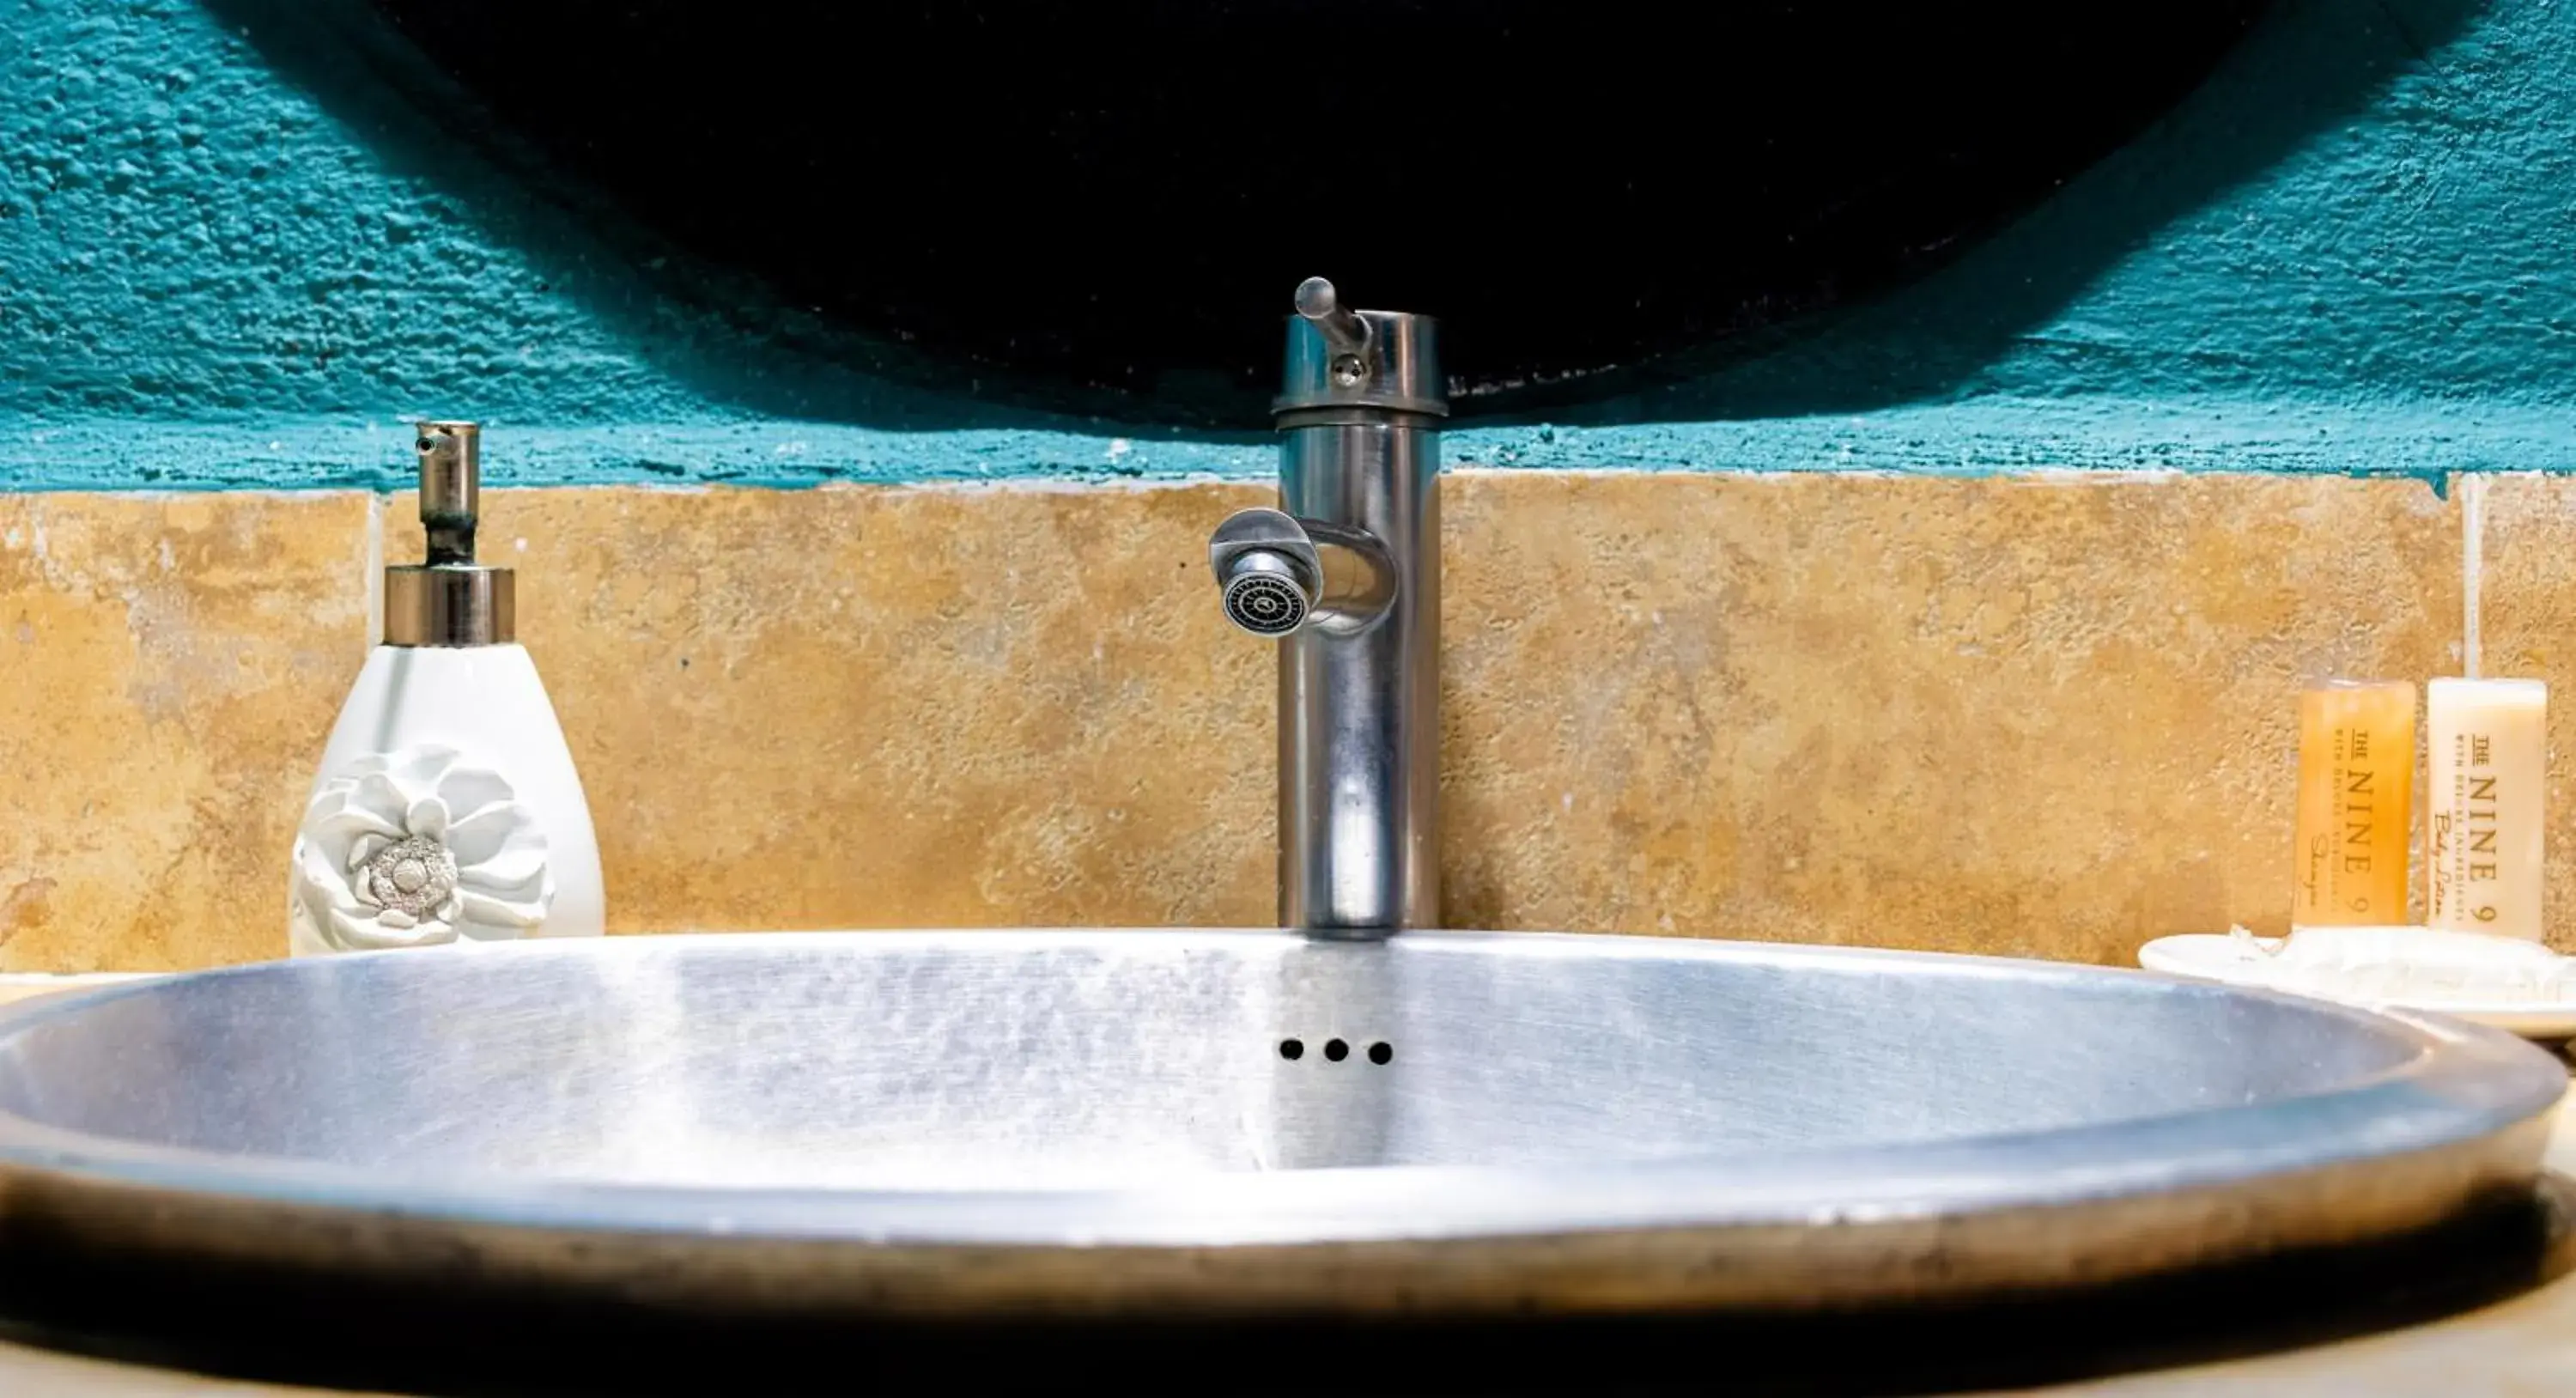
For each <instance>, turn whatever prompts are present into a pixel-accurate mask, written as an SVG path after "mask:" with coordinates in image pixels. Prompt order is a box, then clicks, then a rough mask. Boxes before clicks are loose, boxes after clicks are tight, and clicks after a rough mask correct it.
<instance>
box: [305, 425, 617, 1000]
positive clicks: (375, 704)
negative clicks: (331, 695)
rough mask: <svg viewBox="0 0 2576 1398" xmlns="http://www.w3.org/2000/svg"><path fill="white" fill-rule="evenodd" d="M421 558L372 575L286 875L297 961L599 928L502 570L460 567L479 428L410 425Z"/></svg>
mask: <svg viewBox="0 0 2576 1398" xmlns="http://www.w3.org/2000/svg"><path fill="white" fill-rule="evenodd" d="M414 445H415V446H416V447H417V449H418V451H419V453H420V518H421V524H422V526H423V529H424V531H425V533H426V535H427V538H428V557H427V559H426V560H424V561H423V562H421V563H419V564H413V565H402V566H396V567H389V568H387V569H385V583H384V608H385V612H384V643H383V644H381V645H379V646H377V647H375V648H374V650H373V651H371V652H370V653H369V654H368V656H367V663H366V667H365V668H364V669H363V670H361V671H360V672H359V674H358V683H357V686H356V688H354V689H353V690H351V691H350V694H349V698H348V701H347V702H346V703H345V704H343V705H342V706H341V708H340V717H339V721H338V722H336V723H334V724H333V725H332V726H331V736H330V739H329V741H328V742H327V743H326V744H325V745H324V746H323V750H322V762H321V768H320V770H319V771H318V772H317V773H316V774H315V776H314V779H313V789H312V794H311V796H310V798H309V800H308V802H307V804H306V806H305V810H304V819H303V821H302V823H301V824H300V825H299V826H298V828H297V830H296V835H295V849H294V857H293V861H292V864H293V867H292V870H291V872H290V874H289V876H288V879H289V892H288V899H287V945H288V949H289V950H290V951H291V952H292V953H293V954H294V955H297V956H310V955H317V954H320V953H324V952H338V951H372V950H381V949H385V948H391V947H418V946H435V945H441V944H445V943H469V944H470V943H475V942H489V941H512V940H517V939H519V938H523V937H595V936H598V935H599V934H600V933H601V932H602V931H604V930H605V924H606V900H605V898H604V896H603V893H602V889H601V883H600V874H599V846H598V842H597V840H596V838H595V837H594V836H593V834H592V831H591V822H590V807H589V803H588V801H587V800H586V799H585V798H584V797H583V795H582V790H581V777H580V775H579V774H578V773H576V772H575V771H574V770H573V764H572V751H571V749H570V747H568V746H567V745H566V744H565V742H564V736H563V728H562V726H561V725H560V724H558V723H557V722H556V721H555V711H554V705H553V704H552V703H550V702H548V700H547V698H546V691H545V686H544V685H543V684H542V683H540V682H539V681H538V679H537V667H536V665H535V663H534V662H532V661H531V660H529V658H528V652H527V651H526V650H525V649H524V648H522V647H521V646H520V645H519V644H518V642H517V639H516V636H517V590H516V584H515V580H514V577H513V575H512V573H511V571H510V570H509V569H507V568H489V567H484V566H482V565H480V564H478V563H476V562H475V561H474V526H475V515H476V512H477V509H478V507H479V505H480V495H481V491H480V477H481V460H480V447H481V441H480V432H479V430H478V429H477V428H476V426H475V424H473V423H470V422H425V423H422V424H420V432H419V439H418V441H417V442H416V443H415V444H414Z"/></svg>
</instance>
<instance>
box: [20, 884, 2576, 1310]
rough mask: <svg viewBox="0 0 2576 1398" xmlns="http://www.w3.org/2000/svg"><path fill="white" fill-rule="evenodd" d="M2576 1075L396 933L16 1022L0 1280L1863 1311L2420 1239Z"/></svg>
mask: <svg viewBox="0 0 2576 1398" xmlns="http://www.w3.org/2000/svg"><path fill="white" fill-rule="evenodd" d="M2563 1086H2564V1074H2563V1072H2562V1070H2561V1069H2560V1068H2559V1067H2558V1066H2557V1065H2556V1063H2555V1062H2554V1061H2553V1060H2551V1059H2550V1058H2549V1057H2548V1056H2546V1055H2544V1054H2542V1053H2540V1052H2539V1051H2537V1050H2535V1049H2532V1048H2530V1047H2528V1046H2526V1045H2524V1044H2522V1043H2519V1042H2517V1041H2514V1040H2511V1039H2508V1038H2506V1037H2504V1036H2501V1035H2499V1034H2496V1033H2493V1032H2491V1031H2486V1030H2481V1029H2476V1028H2472V1027H2469V1026H2465V1025H2461V1024H2455V1023H2449V1022H2444V1021H2439V1020H2432V1019H2418V1018H2406V1017H2398V1016H2379V1015H2372V1014H2367V1013H2362V1012H2359V1011H2355V1010H2350V1009H2344V1008H2339V1007H2336V1006H2332V1005H2328V1004H2324V1003H2320V1002H2310V1001H2302V1000H2295V999H2289V998H2283V997H2279V996H2274V995H2268V994H2262V993H2257V992H2249V991H2243V990H2236V989H2228V988H2222V987H2216V986H2208V985H2195V984H2187V983H2183V982H2178V981H2171V980H2165V979H2161V978H2157V977H2154V976H2150V975H2146V974H2143V973H2136V972H2118V971H2109V970H2101V969H2094V968H2084V967H2073V966H2063V965H2053V964H2045V963H2035V962H2015V961H1997V960H1984V959H1975V958H1964V957H1948V956H1933V955H1922V954H1908V953H1897V952H1881V951H1862V950H1836V949H1816V948H1794V947H1783V946H1763V945H1750V944H1733V943H1723V942H1705V941H1687V940H1667V939H1648V938H1620V937H1590V936H1586V937H1570V936H1552V935H1542V934H1464V933H1429V932H1417V933H1408V934H1405V935H1402V936H1399V937H1396V938H1394V939H1393V940H1391V941H1384V942H1330V941H1321V940H1311V939H1308V938H1304V937H1301V936H1298V935H1295V934H1291V933H1282V932H1273V931H1155V932H1118V931H1063V932H1027V931H1007V932H1005V931H992V932H968V931H947V932H890V933H864V934H756V935H729V936H706V937H669V938H632V939H610V940H608V941H607V942H604V943H599V942H557V943H547V942H532V943H522V944H509V945H498V946H480V947H470V948H455V949H442V950H429V951H405V952H387V953H380V954H368V955H354V956H343V957H334V958H322V959H315V960H306V961H297V962H276V963H269V964H264V965H256V966H246V967H239V968H234V969H227V970H220V971H212V972H205V973H200V974H195V975H187V976H178V977H172V978H168V979H162V980H155V981H151V982H144V983H138V984H135V985H130V986H116V987H111V988H107V989H104V990H99V991H95V992H91V993H87V994H83V995H78V996H70V997H57V998H55V999H52V1000H48V1001H44V1002H38V1003H34V1004H29V1005H25V1006H21V1007H18V1008H16V1009H13V1010H10V1011H7V1012H5V1013H0V1271H7V1270H8V1269H9V1267H10V1266H11V1259H12V1257H13V1255H16V1254H19V1253H23V1252H24V1250H26V1249H30V1248H36V1249H40V1250H41V1251H42V1253H43V1255H44V1256H45V1257H47V1258H48V1259H52V1261H50V1262H49V1263H48V1265H49V1266H50V1265H57V1264H61V1263H62V1262H63V1261H64V1260H65V1259H70V1260H72V1261H73V1262H78V1260H79V1259H83V1258H90V1259H109V1258H116V1259H137V1258H140V1259H148V1260H150V1261H152V1262H153V1263H154V1264H155V1265H157V1266H160V1267H163V1268H164V1269H171V1268H176V1269H178V1270H179V1271H182V1272H187V1273H188V1274H190V1275H227V1274H228V1273H227V1272H226V1271H225V1269H236V1270H239V1271H241V1272H242V1273H243V1274H244V1275H251V1274H256V1275H259V1276H264V1277H269V1278H272V1279H273V1278H276V1277H279V1276H299V1275H300V1276H309V1277H313V1278H325V1279H332V1281H333V1284H335V1285H336V1284H339V1283H342V1282H345V1283H348V1284H351V1285H358V1284H382V1285H386V1286H395V1287H402V1286H408V1287H411V1288H413V1291H411V1292H410V1293H400V1292H394V1293H388V1294H413V1295H420V1296H434V1297H446V1298H452V1297H456V1296H459V1295H462V1294H467V1293H474V1292H478V1291H488V1292H490V1293H492V1294H494V1295H510V1296H523V1297H524V1296H534V1297H542V1298H554V1299H556V1300H575V1301H581V1302H584V1303H597V1304H607V1305H611V1306H632V1307H639V1308H644V1309H646V1310H650V1309H652V1308H656V1307H661V1308H697V1307H707V1306H718V1307H725V1308H730V1309H731V1310H733V1311H738V1312H746V1313H763V1312H775V1313H779V1314H789V1313H795V1314H805V1315H814V1314H824V1315H848V1316H852V1317H868V1316H874V1317H886V1316H897V1317H904V1316H911V1317H937V1316H947V1317H957V1316H989V1315H995V1314H1009V1315H1042V1316H1063V1315H1068V1314H1070V1315H1086V1316H1101V1315H1121V1314H1124V1315H1136V1314H1151V1315H1154V1316H1157V1317H1164V1318H1170V1317H1190V1316H1200V1317H1223V1316H1238V1317H1240V1316H1246V1315H1277V1314H1286V1313H1295V1314H1383V1313H1388V1312H1400V1313H1404V1314H1408V1315H1425V1314H1430V1315H1458V1316H1473V1315H1493V1314H1526V1313H1530V1312H1534V1311H1535V1312H1548V1313H1592V1314H1599V1313H1605V1312H1627V1311H1640V1310H1652V1311H1657V1312H1661V1313H1667V1314H1669V1313H1671V1312H1674V1311H1676V1310H1679V1311H1686V1312H1710V1311H1728V1310H1736V1311H1741V1310H1745V1309H1752V1310H1766V1309H1787V1310H1796V1309H1802V1308H1818V1307H1849V1306H1869V1305H1875V1304H1879V1303H1887V1302H1901V1301H1913V1300H1920V1299H1923V1298H1926V1297H1932V1296H1956V1295H1961V1294H1967V1295H1975V1294H1981V1293H1989V1292H1998V1291H2010V1290H2015V1289H2027V1288H2032V1287H2047V1286H2054V1285H2059V1284H2067V1283H2085V1284H2090V1283H2103V1282H2110V1281H2117V1280H2120V1279H2123V1278H2134V1277H2138V1276H2141V1275H2145V1274H2150V1273H2162V1272H2167V1271H2171V1270H2173V1269H2179V1268H2185V1267H2189V1266H2192V1265H2194V1264H2200V1263H2209V1262H2217V1261H2224V1260H2226V1259H2230V1258H2242V1257H2244V1256H2247V1255H2249V1254H2255V1253H2265V1252H2271V1251H2276V1250H2282V1249H2297V1248H2305V1247H2311V1246H2322V1245H2336V1244H2343V1243H2350V1242H2356V1241H2360V1240H2366V1239H2370V1238H2375V1237H2380V1236H2383V1235H2390V1234H2396V1233H2403V1232H2406V1231H2409V1230H2415V1229H2419V1228H2423V1227H2427V1226H2430V1225H2434V1224H2437V1223H2440V1222H2441V1221H2442V1220H2445V1219H2447V1218H2451V1217H2453V1216H2454V1215H2457V1214H2460V1213H2461V1212H2463V1211H2464V1210H2469V1209H2471V1208H2472V1207H2473V1206H2474V1205H2476V1204H2478V1203H2479V1202H2480V1201H2482V1200H2485V1199H2490V1198H2493V1197H2497V1196H2499V1195H2504V1194H2510V1193H2512V1192H2514V1191H2516V1190H2527V1189H2528V1187H2529V1185H2530V1183H2531V1181H2532V1179H2533V1177H2534V1175H2535V1172H2536V1169H2537V1161H2538V1156H2539V1152H2540V1149H2541V1145H2542V1138H2543V1135H2544V1132H2545V1129H2546V1125H2547V1116H2548V1113H2549V1111H2550V1108H2551V1107H2552V1105H2553V1104H2554V1103H2555V1102H2556V1100H2557V1099H2558V1097H2559V1095H2560V1092H2561V1090H2562V1088H2563ZM20 1274H21V1275H25V1272H24V1270H23V1269H21V1272H20Z"/></svg>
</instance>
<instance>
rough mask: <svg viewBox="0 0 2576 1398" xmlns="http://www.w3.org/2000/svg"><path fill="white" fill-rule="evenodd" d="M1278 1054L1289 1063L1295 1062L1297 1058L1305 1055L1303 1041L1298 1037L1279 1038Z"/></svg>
mask: <svg viewBox="0 0 2576 1398" xmlns="http://www.w3.org/2000/svg"><path fill="white" fill-rule="evenodd" d="M1279 1056H1280V1057H1282V1058H1285V1059H1287V1060H1288V1061H1289V1062H1291V1063H1294V1062H1296V1061H1297V1060H1298V1059H1300V1058H1303V1057H1305V1056H1306V1045H1305V1042H1304V1041H1303V1040H1299V1039H1282V1040H1280V1041H1279Z"/></svg>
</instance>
